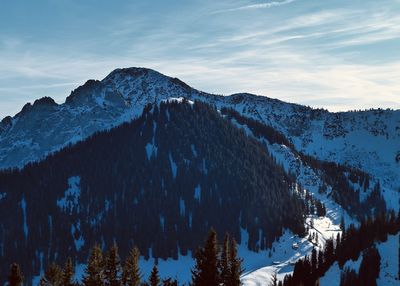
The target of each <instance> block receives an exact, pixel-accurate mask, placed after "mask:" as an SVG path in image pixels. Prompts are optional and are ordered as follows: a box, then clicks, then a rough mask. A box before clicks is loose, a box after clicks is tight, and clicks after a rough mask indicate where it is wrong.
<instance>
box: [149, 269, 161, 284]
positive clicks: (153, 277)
mask: <svg viewBox="0 0 400 286" xmlns="http://www.w3.org/2000/svg"><path fill="white" fill-rule="evenodd" d="M149 284H150V286H159V285H160V276H159V275H158V268H157V264H154V266H153V269H152V270H151V274H150V277H149Z"/></svg>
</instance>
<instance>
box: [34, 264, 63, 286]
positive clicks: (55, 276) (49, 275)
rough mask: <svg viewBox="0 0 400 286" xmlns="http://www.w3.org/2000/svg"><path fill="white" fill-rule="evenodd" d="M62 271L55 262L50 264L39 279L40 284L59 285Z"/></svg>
mask: <svg viewBox="0 0 400 286" xmlns="http://www.w3.org/2000/svg"><path fill="white" fill-rule="evenodd" d="M62 276H63V272H62V270H61V268H60V266H58V265H57V264H55V263H52V264H50V266H49V267H48V268H47V269H46V271H45V272H44V275H43V277H42V278H41V279H40V282H39V285H40V286H61V285H62V278H63V277H62Z"/></svg>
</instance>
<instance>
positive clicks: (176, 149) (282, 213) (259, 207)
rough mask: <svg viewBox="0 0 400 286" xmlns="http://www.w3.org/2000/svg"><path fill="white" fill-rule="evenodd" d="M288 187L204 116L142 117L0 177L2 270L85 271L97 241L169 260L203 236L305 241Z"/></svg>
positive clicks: (159, 110)
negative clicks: (69, 261)
mask: <svg viewBox="0 0 400 286" xmlns="http://www.w3.org/2000/svg"><path fill="white" fill-rule="evenodd" d="M295 184H296V180H295V178H294V177H293V176H290V175H288V174H286V173H285V171H284V169H283V168H282V167H281V166H280V165H278V164H276V162H275V161H274V159H273V158H272V157H271V156H270V155H269V154H268V152H267V151H266V149H265V148H264V146H263V145H262V144H261V143H260V142H259V141H257V140H255V139H254V138H249V137H248V136H247V135H246V134H245V132H243V131H242V130H241V129H238V128H237V127H236V126H234V125H233V124H232V123H231V122H230V121H228V120H226V119H224V118H223V117H222V116H221V115H220V114H219V113H218V112H217V111H216V109H215V108H214V107H212V106H209V105H207V104H204V103H200V102H195V103H194V104H193V105H191V104H189V103H187V102H184V103H177V102H169V103H161V104H160V105H159V106H157V105H155V106H148V107H147V108H146V109H145V110H144V112H143V115H142V116H141V117H140V118H138V119H136V120H133V121H132V122H129V123H126V124H123V125H120V126H118V127H116V128H114V129H111V130H108V131H104V132H101V133H97V134H95V135H93V136H92V137H90V138H88V139H87V140H85V141H82V142H79V143H77V144H75V145H73V146H70V147H68V148H65V149H63V150H61V151H59V152H57V153H55V154H52V155H50V156H48V157H47V158H46V159H45V160H43V161H41V162H36V163H31V164H29V165H27V166H26V167H25V168H24V169H22V170H6V171H1V172H0V190H1V192H2V193H5V197H4V198H2V199H1V200H0V242H1V243H0V244H1V247H0V265H9V264H10V263H12V262H13V261H15V259H17V258H19V257H24V258H25V260H24V261H23V262H22V265H21V267H23V269H24V272H25V274H26V275H27V276H29V275H32V274H33V273H38V272H39V271H40V269H41V265H42V264H45V265H47V264H49V263H50V262H52V261H54V262H56V263H58V264H62V263H64V261H65V259H66V258H67V257H68V256H71V257H72V258H73V259H74V260H76V261H78V262H82V261H84V260H85V259H86V257H87V256H88V255H89V252H90V247H91V246H92V245H94V244H95V242H96V241H102V243H103V242H104V245H105V247H107V248H109V247H110V246H112V245H113V244H114V242H116V243H117V244H118V247H119V249H120V251H121V252H122V253H127V252H129V250H130V248H131V247H132V245H136V246H137V247H138V248H139V250H140V252H141V253H142V255H143V256H144V257H145V258H149V257H150V252H149V250H150V249H151V255H152V257H154V258H163V259H167V258H173V259H177V258H178V256H179V255H188V254H189V253H195V251H196V249H197V247H198V246H199V245H200V244H201V243H202V241H201V239H200V238H202V237H204V236H205V235H206V234H207V232H208V230H209V228H210V226H213V227H214V228H215V230H216V231H217V233H219V234H221V233H226V232H228V233H230V234H231V235H232V237H234V238H235V239H236V240H237V241H238V243H240V242H241V231H242V230H245V231H247V232H248V234H249V240H248V245H247V247H248V248H249V249H250V250H254V251H257V250H260V249H266V248H269V247H270V246H271V245H272V243H273V242H274V241H275V240H276V238H278V237H280V236H281V235H282V231H283V229H290V230H291V231H292V232H294V233H296V234H300V235H302V234H304V232H305V228H304V217H305V215H306V209H305V206H304V202H303V199H302V198H300V196H299V195H298V194H296V192H293V190H294V188H295ZM221 214H223V215H221ZM115 239H116V241H115ZM2 271H4V270H2V269H0V277H4V276H5V273H4V272H2ZM0 283H1V281H0Z"/></svg>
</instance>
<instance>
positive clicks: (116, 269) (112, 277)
mask: <svg viewBox="0 0 400 286" xmlns="http://www.w3.org/2000/svg"><path fill="white" fill-rule="evenodd" d="M120 273H121V262H120V258H119V255H118V247H117V245H116V244H114V245H113V246H112V247H111V249H110V251H109V252H108V254H107V255H106V259H105V268H104V276H105V285H106V286H120V285H121V280H120V277H119V275H120Z"/></svg>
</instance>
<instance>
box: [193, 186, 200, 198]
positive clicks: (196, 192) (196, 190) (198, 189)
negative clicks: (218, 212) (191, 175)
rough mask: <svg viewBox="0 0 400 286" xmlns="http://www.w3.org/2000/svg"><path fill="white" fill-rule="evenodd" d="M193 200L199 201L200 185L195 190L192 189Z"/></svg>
mask: <svg viewBox="0 0 400 286" xmlns="http://www.w3.org/2000/svg"><path fill="white" fill-rule="evenodd" d="M194 198H195V200H197V201H198V202H200V200H201V187H200V185H197V186H196V188H194Z"/></svg>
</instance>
